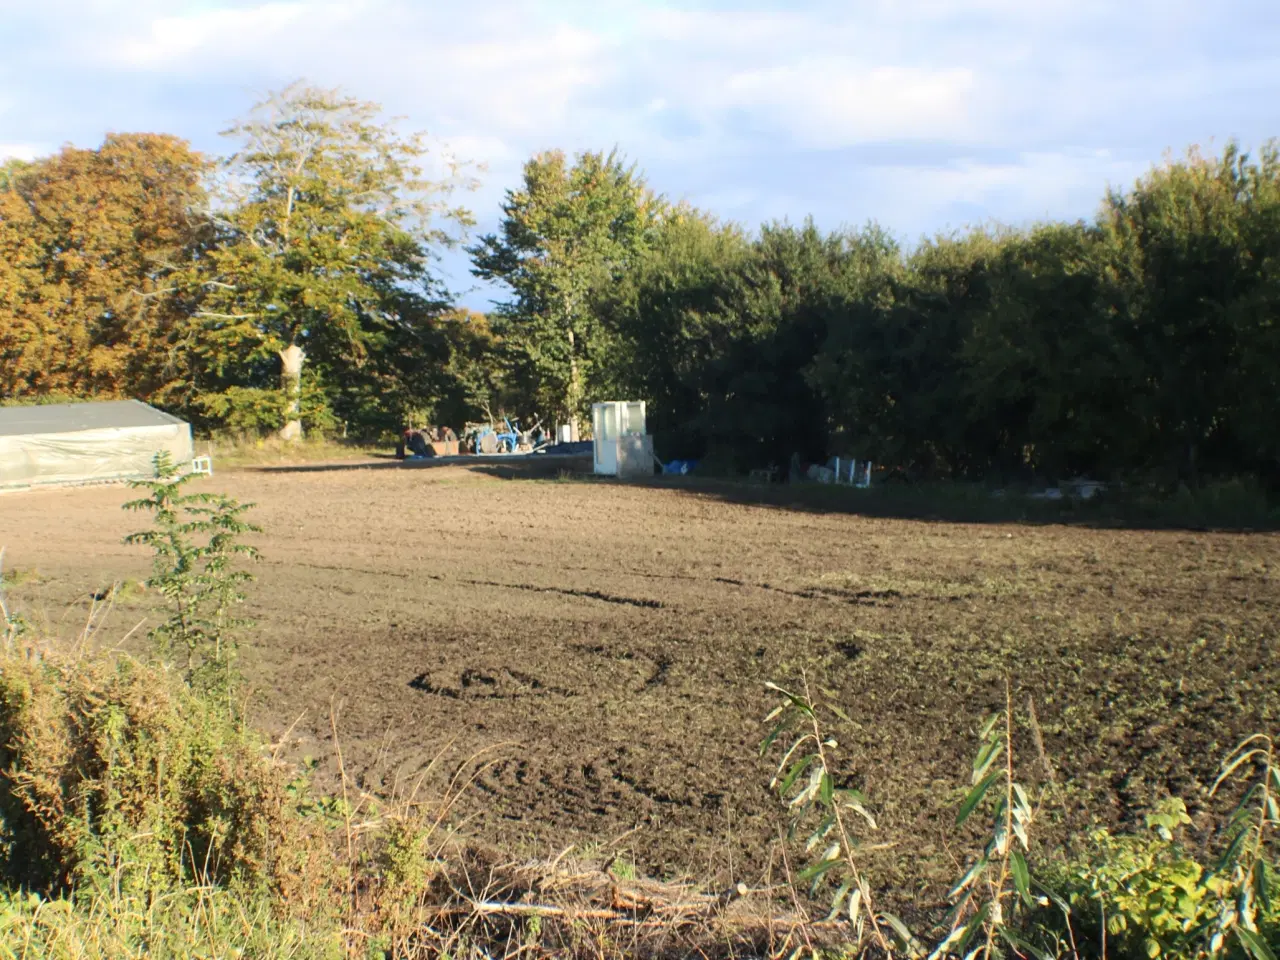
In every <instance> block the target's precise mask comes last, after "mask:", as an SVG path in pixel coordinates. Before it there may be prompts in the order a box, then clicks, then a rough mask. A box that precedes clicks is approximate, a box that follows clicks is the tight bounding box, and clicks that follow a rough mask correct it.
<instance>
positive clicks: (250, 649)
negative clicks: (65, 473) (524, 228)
mask: <svg viewBox="0 0 1280 960" xmlns="http://www.w3.org/2000/svg"><path fill="white" fill-rule="evenodd" d="M200 483H201V484H203V486H204V487H205V488H207V489H216V490H222V491H226V492H228V493H229V494H231V495H232V496H235V497H238V498H240V499H242V500H247V501H253V502H255V503H256V504H257V507H256V508H255V510H254V511H253V518H254V519H255V520H256V522H257V523H259V524H260V525H261V526H262V527H264V528H265V531H266V532H265V533H264V534H263V535H262V536H261V537H259V538H258V544H259V546H260V547H261V549H262V554H263V556H262V560H261V562H260V563H258V564H257V565H256V570H255V571H254V572H255V573H256V575H257V577H258V581H257V583H255V584H253V585H252V586H251V588H250V593H251V599H250V602H249V604H248V607H249V610H248V613H249V615H250V616H252V617H253V618H255V620H256V622H257V626H256V628H255V629H254V630H253V631H252V632H251V634H250V635H249V636H248V638H247V643H246V649H245V651H244V658H243V666H244V670H245V673H246V675H247V677H248V679H249V682H250V685H251V687H252V691H253V692H252V700H251V703H252V710H253V712H254V715H255V717H256V718H257V720H258V722H259V723H260V724H261V726H262V727H263V728H264V729H265V730H266V731H267V733H268V734H269V735H271V736H272V737H280V736H282V735H284V734H285V733H286V731H290V732H289V736H288V738H287V741H288V743H287V746H288V750H289V752H290V753H291V755H294V756H302V755H304V754H310V755H312V756H314V757H317V758H319V760H320V762H321V766H320V774H319V776H320V778H321V779H320V783H321V784H322V785H323V784H326V783H327V784H332V783H333V782H334V781H333V780H332V776H333V771H334V770H335V769H336V753H335V751H334V749H333V747H334V745H333V743H332V737H331V734H330V723H331V717H330V715H331V711H332V710H334V709H337V711H338V716H337V727H338V732H339V736H340V742H341V748H342V755H343V758H344V760H345V764H346V768H347V770H348V772H349V773H351V774H352V775H353V776H354V777H355V778H356V779H357V780H358V781H359V782H360V784H361V785H362V786H363V787H365V788H366V789H369V790H372V791H375V792H378V793H381V794H384V795H389V794H393V793H398V794H400V795H402V796H403V795H404V794H405V793H406V792H408V791H409V790H410V785H411V784H412V783H413V782H414V779H415V777H416V776H417V775H418V774H419V773H421V772H422V771H424V770H428V768H429V767H430V765H431V763H432V760H433V758H437V757H439V758H440V760H439V762H438V763H437V764H436V765H435V767H434V768H431V769H430V770H429V774H428V776H427V779H426V782H425V784H424V787H423V790H424V791H426V793H427V794H430V793H431V792H432V791H439V790H440V789H441V787H442V783H443V779H444V778H447V777H448V776H449V775H451V774H452V773H453V771H454V770H455V769H456V768H457V765H458V764H459V763H460V762H461V761H462V760H463V759H464V758H466V757H467V756H469V755H471V754H473V753H475V752H477V751H482V750H488V751H490V752H489V753H487V754H486V756H487V757H488V758H489V759H490V760H491V761H492V762H491V764H490V765H489V766H488V767H487V768H486V769H485V770H484V771H483V773H482V774H481V775H480V777H479V778H478V779H477V780H476V782H475V783H474V785H473V786H472V787H470V788H469V789H468V790H467V791H466V792H465V793H464V795H463V797H462V799H461V801H460V803H459V806H458V808H457V813H458V816H459V818H460V820H461V821H462V822H463V824H464V828H465V829H466V830H468V831H471V832H473V833H475V834H478V835H480V836H482V837H485V838H489V839H491V840H493V841H494V842H496V843H501V844H503V845H505V846H506V847H507V848H508V849H510V850H512V851H513V852H514V854H515V855H517V856H530V857H534V856H547V855H554V854H555V853H557V852H559V851H560V850H562V849H563V848H564V847H566V846H568V845H569V844H575V845H576V846H577V848H578V850H579V851H581V850H583V849H586V850H587V851H592V850H594V851H597V852H600V853H601V854H602V855H611V854H612V853H618V854H620V855H622V856H624V857H626V858H628V859H631V860H633V861H634V862H635V863H636V864H637V865H638V867H639V869H640V870H641V871H642V872H644V873H647V874H648V875H651V876H669V875H674V874H684V875H688V874H693V875H698V876H701V877H704V878H706V879H707V880H708V881H709V882H711V881H715V882H717V883H718V882H723V881H726V880H730V879H732V880H739V879H743V880H746V881H747V882H753V881H755V880H757V879H758V878H759V877H760V875H761V873H762V871H763V870H765V868H766V865H767V863H768V861H769V857H770V843H769V841H770V839H771V838H773V837H776V835H777V834H778V832H779V830H780V829H782V828H784V827H785V813H784V811H782V810H781V808H780V806H779V804H778V802H777V800H776V798H774V797H773V796H771V794H770V793H769V792H768V790H767V783H768V780H769V778H770V775H771V773H772V763H771V760H772V759H773V758H772V757H771V758H769V759H761V758H760V757H759V755H758V752H757V747H758V745H759V743H760V740H761V737H762V734H763V733H764V727H763V725H762V723H761V720H762V717H763V716H764V714H765V713H766V712H767V711H768V710H769V708H770V707H771V706H772V700H771V699H770V697H769V695H768V691H766V690H765V688H764V683H765V681H767V680H773V681H776V682H779V683H794V682H797V681H798V678H799V677H800V676H801V674H802V673H803V674H804V675H805V676H807V678H808V681H809V683H810V684H811V685H812V687H813V689H814V691H815V692H817V693H819V695H820V696H822V697H827V698H830V699H831V701H832V702H834V703H837V704H838V705H839V706H840V707H841V708H842V709H843V710H844V711H845V712H846V713H847V714H848V715H849V716H850V718H851V719H852V721H853V722H852V723H851V724H847V725H842V726H841V728H839V729H836V730H835V731H833V733H834V735H835V736H836V737H837V739H838V740H839V741H840V756H841V757H842V758H843V762H844V763H845V764H846V770H847V777H848V780H849V782H850V783H852V784H856V785H858V786H860V787H862V788H864V789H865V791H866V792H867V793H868V794H869V795H870V797H871V800H872V803H873V806H874V807H875V809H876V812H877V814H878V819H879V821H880V829H879V831H878V832H877V833H876V834H875V835H872V836H869V837H868V838H867V839H868V841H869V842H875V843H881V844H885V845H886V846H885V847H884V848H882V849H878V850H876V851H874V852H873V853H871V854H870V855H869V856H870V860H871V873H872V875H873V876H875V877H876V880H877V882H878V883H879V884H881V885H883V886H885V887H892V888H893V889H894V890H895V891H896V892H895V894H894V899H898V900H908V901H909V900H912V899H916V900H917V903H916V906H917V907H919V906H922V905H924V904H926V903H929V902H934V901H936V899H937V897H938V896H939V893H940V891H942V890H944V889H945V883H946V880H947V879H948V878H953V877H954V876H955V875H956V874H957V872H958V869H957V867H958V865H959V864H960V863H962V862H963V861H965V860H966V858H968V857H969V856H970V854H971V850H972V846H973V843H974V841H975V837H976V834H969V833H962V834H957V833H956V831H955V830H954V829H953V828H952V826H951V824H952V822H953V819H954V810H955V807H956V805H957V803H958V802H959V799H960V798H961V797H962V796H963V793H964V790H965V787H966V786H967V783H968V772H969V762H968V761H969V757H970V756H971V753H972V749H973V746H974V737H975V730H976V727H977V726H978V724H979V723H980V722H981V720H982V718H983V717H984V716H985V715H986V714H987V713H989V712H990V711H992V710H993V709H995V708H997V707H998V706H1000V705H1002V704H1003V701H1004V678H1005V677H1006V675H1007V676H1008V677H1009V678H1010V682H1011V684H1012V689H1013V693H1014V697H1015V700H1016V702H1017V704H1018V705H1019V709H1022V705H1023V704H1025V703H1026V701H1027V700H1028V698H1030V699H1031V700H1033V701H1034V704H1035V709H1036V711H1037V714H1038V716H1039V721H1040V724H1041V726H1042V728H1043V733H1044V743H1045V748H1046V751H1047V754H1048V760H1049V762H1050V764H1051V767H1052V775H1053V777H1054V778H1055V779H1056V780H1057V782H1058V783H1059V784H1060V786H1061V789H1060V790H1059V791H1058V792H1057V794H1056V797H1055V799H1054V800H1053V802H1052V803H1051V804H1050V806H1049V808H1048V812H1047V814H1046V820H1045V824H1044V827H1043V830H1044V833H1043V834H1042V835H1043V836H1044V837H1045V838H1046V839H1051V840H1059V841H1060V840H1069V839H1070V838H1071V837H1073V836H1078V835H1079V833H1080V831H1081V830H1082V829H1083V828H1084V827H1086V826H1087V825H1088V824H1090V823H1092V822H1094V821H1098V822H1101V823H1105V824H1109V825H1113V826H1114V825H1121V826H1134V825H1136V824H1139V823H1140V821H1141V814H1142V812H1143V811H1144V809H1145V808H1146V807H1147V806H1148V805H1149V804H1150V803H1151V802H1152V801H1153V800H1155V799H1156V798H1158V797H1160V796H1162V795H1166V794H1168V793H1174V794H1177V795H1179V796H1182V797H1183V798H1184V799H1185V800H1186V801H1187V802H1188V805H1189V806H1190V808H1191V809H1192V812H1193V815H1194V816H1195V817H1196V832H1195V833H1194V836H1193V839H1195V840H1197V841H1200V842H1206V841H1208V840H1209V839H1210V838H1211V836H1212V831H1213V827H1214V824H1215V822H1216V821H1217V819H1218V817H1219V816H1220V814H1221V811H1222V801H1220V800H1217V799H1212V800H1211V799H1210V798H1208V797H1207V787H1208V785H1209V784H1211V783H1212V781H1213V778H1214V775H1215V773H1216V770H1217V765H1218V763H1219V761H1220V759H1221V757H1222V755H1223V754H1224V752H1225V751H1226V750H1227V749H1228V748H1230V747H1231V746H1232V745H1233V744H1234V743H1235V742H1236V740H1237V739H1239V738H1240V737H1241V736H1242V735H1245V734H1247V733H1250V732H1253V731H1255V730H1267V731H1268V732H1272V733H1275V732H1277V724H1278V723H1280V659H1278V658H1277V654H1278V653H1280V640H1278V639H1277V638H1278V636H1280V631H1278V630H1277V622H1278V621H1277V612H1278V611H1280V579H1278V578H1277V569H1278V566H1280V536H1277V535H1275V534H1218V533H1199V532H1197V533H1188V532H1177V531H1160V532H1149V531H1120V530H1096V529H1088V528H1084V527H1067V526H1021V525H978V524H972V525H959V524H949V523H940V522H921V521H908V520H894V519H871V518H866V517H860V516H858V515H856V514H852V513H840V512H817V511H807V510H803V509H795V508H786V507H780V506H769V505H765V504H752V503H750V502H741V501H743V500H750V496H749V495H742V496H735V498H734V499H736V500H738V501H739V502H730V501H729V498H727V497H725V496H724V495H723V494H720V493H716V492H708V491H706V490H702V491H699V490H697V489H689V488H679V487H670V486H657V485H655V486H626V485H619V484H614V483H606V482H598V481H590V480H559V481H557V480H555V479H520V478H514V479H504V478H503V477H501V476H495V475H493V474H492V473H485V472H484V470H483V468H475V469H468V468H466V467H462V466H454V465H442V466H435V467H431V468H430V469H413V468H395V469H343V468H339V467H326V468H323V469H322V468H308V469H305V470H298V471H261V470H259V471H248V470H245V471H240V472H234V473H227V474H221V475H219V476H216V477H214V478H212V479H210V480H202V481H200ZM131 495H132V492H131V491H129V490H127V489H124V488H121V487H104V488H86V489H78V490H62V491H46V492H36V493H27V494H15V495H10V496H5V497H0V545H4V546H6V547H7V548H8V549H7V553H6V556H5V565H6V568H7V569H10V570H16V571H17V572H18V574H19V575H18V577H17V578H16V579H17V580H18V581H20V582H19V583H17V585H16V586H13V587H11V589H10V594H11V599H13V600H16V601H17V602H18V603H19V604H20V605H21V606H22V607H23V609H24V610H25V612H26V613H27V615H28V617H29V618H30V619H32V620H33V621H34V622H35V623H36V624H37V625H38V626H44V627H45V628H47V629H54V630H58V631H61V632H64V633H66V632H73V631H74V629H75V628H76V625H77V624H78V622H79V621H80V620H82V619H83V616H84V612H85V603H86V602H87V599H88V596H89V594H90V593H92V592H98V591H101V590H102V589H103V587H104V586H106V585H108V584H110V583H111V582H112V581H118V580H122V579H126V578H134V579H141V578H143V577H145V575H146V573H147V564H148V558H147V557H146V556H144V555H143V554H142V553H141V552H140V551H138V550H137V549H134V548H130V547H126V546H124V545H122V543H121V538H122V537H123V536H124V535H125V534H126V533H128V532H129V531H130V530H132V529H135V528H136V527H137V525H138V523H139V517H138V516H137V515H132V514H125V513H124V512H122V511H121V510H120V505H121V503H122V502H123V501H124V500H126V499H128V498H129V497H130V496H131ZM125 596H128V594H125ZM149 603H150V601H149V600H148V599H147V598H146V597H143V598H137V597H134V598H132V599H122V600H121V601H120V602H119V603H118V604H117V606H116V609H115V610H113V611H112V614H111V616H112V618H113V620H114V625H113V627H112V629H111V630H109V631H106V633H108V634H113V635H115V636H118V635H120V634H123V633H124V632H125V631H126V630H127V629H128V628H129V627H132V626H133V625H134V624H135V623H136V622H138V621H140V620H141V619H142V618H143V617H144V616H147V615H148V614H149V612H150V611H149V608H148V604H149ZM142 632H143V631H138V632H137V633H135V634H134V635H133V640H131V641H130V642H133V641H134V640H136V639H137V637H139V636H141V634H142ZM104 635H105V634H104ZM1018 748H1019V753H1020V760H1021V762H1022V763H1023V765H1024V776H1025V778H1026V779H1027V780H1029V781H1032V782H1037V781H1042V780H1045V779H1047V777H1048V776H1049V773H1048V772H1047V771H1046V770H1045V768H1044V765H1043V763H1042V761H1041V759H1040V757H1039V756H1038V750H1037V749H1036V747H1035V744H1034V738H1033V737H1032V736H1031V735H1030V734H1029V733H1025V734H1024V735H1022V736H1020V740H1019V743H1018ZM974 829H975V830H976V829H978V828H977V827H975V828H974Z"/></svg>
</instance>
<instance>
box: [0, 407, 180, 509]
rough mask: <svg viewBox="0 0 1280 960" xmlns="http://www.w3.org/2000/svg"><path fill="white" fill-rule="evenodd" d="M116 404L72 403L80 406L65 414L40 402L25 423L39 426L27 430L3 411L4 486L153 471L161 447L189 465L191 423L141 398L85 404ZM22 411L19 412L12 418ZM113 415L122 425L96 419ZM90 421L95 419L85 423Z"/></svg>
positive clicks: (0, 469)
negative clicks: (6, 418) (7, 419)
mask: <svg viewBox="0 0 1280 960" xmlns="http://www.w3.org/2000/svg"><path fill="white" fill-rule="evenodd" d="M134 403H136V401H134ZM59 406H62V405H59ZM115 406H116V405H115V404H101V405H99V404H68V405H65V408H67V409H69V408H71V407H76V408H80V409H76V410H74V411H73V412H72V413H71V414H69V415H67V416H65V417H58V416H57V415H56V414H57V411H54V410H52V409H50V408H47V407H46V408H43V409H40V408H37V409H39V416H38V417H36V418H30V419H27V420H26V421H25V422H24V423H23V424H21V426H27V427H33V428H36V429H35V430H33V431H32V432H26V433H24V432H19V429H20V425H19V424H18V423H17V422H14V423H9V424H5V423H4V422H3V420H4V418H3V417H0V490H15V489H18V490H20V489H25V488H29V487H37V486H48V485H55V484H75V483H101V482H107V481H117V480H131V479H135V478H140V477H149V476H151V475H152V473H153V466H152V460H153V458H154V457H155V455H156V454H157V453H158V452H160V451H164V452H166V453H168V454H169V456H170V458H171V459H172V461H173V463H174V464H175V465H177V466H178V467H179V468H180V469H182V468H186V467H189V466H190V463H191V459H192V455H193V449H192V443H191V427H190V425H189V424H187V423H184V422H183V421H181V420H179V419H178V418H177V417H172V416H169V415H168V414H166V413H163V412H162V411H160V410H155V409H154V408H152V407H148V406H146V405H145V404H141V403H136V406H132V405H131V408H125V407H124V405H123V404H122V405H120V409H119V410H118V411H113V410H101V409H99V410H87V409H84V408H90V407H115ZM138 407H141V408H142V409H141V410H139V409H137V408H138ZM9 410H12V408H9ZM9 410H6V411H0V413H8V412H9ZM17 416H19V415H18V414H17V413H14V414H13V417H12V418H16V417H17ZM112 420H119V421H121V425H116V426H110V425H97V424H101V423H103V422H104V421H105V422H106V423H108V424H109V423H110V422H111V421H112ZM148 420H149V421H151V422H145V421H148ZM91 423H92V424H95V425H93V426H88V428H87V429H86V428H85V427H86V426H87V425H88V424H91ZM6 427H7V429H6ZM77 428H78V429H77ZM36 430H38V431H40V432H36Z"/></svg>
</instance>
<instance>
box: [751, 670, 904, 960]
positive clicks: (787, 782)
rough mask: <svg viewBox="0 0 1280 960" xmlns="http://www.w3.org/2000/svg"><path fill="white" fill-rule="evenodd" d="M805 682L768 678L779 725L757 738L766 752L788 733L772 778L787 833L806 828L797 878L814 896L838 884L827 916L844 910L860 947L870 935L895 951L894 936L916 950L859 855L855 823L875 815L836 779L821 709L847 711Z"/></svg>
mask: <svg viewBox="0 0 1280 960" xmlns="http://www.w3.org/2000/svg"><path fill="white" fill-rule="evenodd" d="M802 682H803V685H804V690H803V693H792V692H791V691H790V690H785V689H783V688H782V687H780V686H778V685H777V684H775V683H766V684H765V686H766V687H768V688H769V689H770V690H772V691H774V692H775V693H777V694H779V695H780V699H781V702H780V703H779V704H778V706H776V707H775V708H774V709H773V710H772V711H771V712H770V713H769V715H768V716H767V717H766V718H765V722H766V723H773V724H774V726H773V728H772V729H771V730H770V732H769V735H768V736H767V737H765V739H764V741H763V743H761V745H760V755H761V756H762V757H763V756H764V755H765V754H766V753H767V752H768V751H769V748H770V747H772V746H773V745H774V743H776V742H777V741H778V740H779V739H782V738H784V737H785V740H784V742H786V741H789V744H788V745H787V748H786V750H784V751H783V754H782V758H781V759H780V760H779V761H778V766H777V770H776V772H775V774H774V777H773V779H772V780H771V781H770V783H769V786H770V788H771V789H773V790H776V791H777V793H778V797H779V798H780V799H781V800H782V802H783V803H784V804H785V805H786V806H787V808H788V809H789V810H790V811H791V817H790V829H789V831H788V839H795V838H796V837H797V836H798V835H800V834H802V833H804V832H807V833H808V836H807V838H806V840H805V843H804V851H805V854H806V857H807V858H808V863H807V865H806V866H804V868H803V869H802V870H801V871H800V872H799V874H797V876H796V878H795V879H796V881H797V882H799V883H808V884H809V892H810V895H811V896H813V895H816V894H817V892H818V890H819V888H821V887H823V886H827V887H829V888H830V887H834V889H835V893H834V894H833V895H832V896H831V900H830V905H831V911H830V913H829V914H828V917H827V919H828V920H834V919H836V918H837V917H839V916H841V915H845V916H847V917H848V919H849V922H850V924H852V927H853V931H854V938H855V943H856V946H857V947H858V948H859V949H861V947H862V946H863V944H864V943H867V942H868V941H870V942H871V943H873V944H874V945H875V946H876V947H878V948H879V949H880V950H881V951H883V952H884V953H885V954H886V955H889V954H892V953H894V947H893V945H892V944H891V942H890V937H893V938H894V939H895V940H896V941H897V943H898V945H899V946H900V948H901V949H902V950H904V951H905V952H906V953H908V954H909V955H914V954H918V953H920V952H921V950H920V945H919V943H918V942H917V941H916V939H915V937H913V936H912V934H911V932H910V931H909V930H908V929H907V927H906V925H905V924H904V923H903V922H902V921H901V920H900V919H898V918H897V917H895V916H893V915H892V914H889V913H883V912H877V910H876V909H875V907H874V905H873V903H872V891H871V887H870V885H869V884H868V883H867V878H866V874H865V873H864V872H863V870H862V868H861V866H860V865H859V863H858V859H857V853H858V850H859V848H860V846H861V844H860V840H859V836H858V832H857V831H858V830H859V829H870V830H874V829H875V828H876V821H875V817H874V816H873V815H872V814H871V811H870V810H869V803H868V800H867V798H866V796H865V795H864V794H863V793H862V792H861V791H859V790H856V789H853V788H852V787H839V786H836V772H835V771H834V769H833V767H832V762H833V755H834V753H835V751H836V750H837V749H838V748H839V744H838V743H837V742H836V740H835V739H834V738H833V737H832V736H831V735H830V734H829V733H828V731H827V729H826V724H825V717H824V716H823V713H824V712H829V713H830V714H832V716H833V717H836V718H839V719H841V720H844V721H846V722H848V721H849V717H848V716H847V715H846V714H845V713H844V712H843V711H842V710H841V709H840V708H839V707H837V706H835V705H834V704H821V705H820V704H818V703H817V702H816V701H815V700H814V699H813V697H812V695H811V693H810V690H809V684H808V681H807V680H803V681H802ZM855 828H856V829H855Z"/></svg>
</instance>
